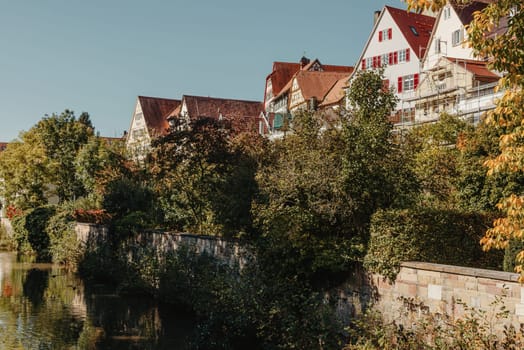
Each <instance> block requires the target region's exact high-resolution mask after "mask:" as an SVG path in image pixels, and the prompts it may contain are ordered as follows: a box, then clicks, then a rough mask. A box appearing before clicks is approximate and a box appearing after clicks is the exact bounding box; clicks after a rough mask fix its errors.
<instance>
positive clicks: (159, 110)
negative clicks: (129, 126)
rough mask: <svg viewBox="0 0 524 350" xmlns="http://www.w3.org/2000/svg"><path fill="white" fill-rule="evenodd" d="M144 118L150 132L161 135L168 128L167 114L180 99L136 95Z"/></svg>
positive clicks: (178, 103) (176, 105)
mask: <svg viewBox="0 0 524 350" xmlns="http://www.w3.org/2000/svg"><path fill="white" fill-rule="evenodd" d="M138 101H139V102H140V106H141V107H142V113H143V115H144V120H145V122H146V125H147V127H148V129H149V130H150V132H153V133H157V134H159V135H163V134H165V133H166V131H167V130H168V128H169V124H168V123H167V119H166V117H167V115H168V114H169V113H170V112H171V111H172V110H173V109H175V108H176V107H178V106H179V105H180V103H181V101H180V100H172V99H167V98H158V97H147V96H138Z"/></svg>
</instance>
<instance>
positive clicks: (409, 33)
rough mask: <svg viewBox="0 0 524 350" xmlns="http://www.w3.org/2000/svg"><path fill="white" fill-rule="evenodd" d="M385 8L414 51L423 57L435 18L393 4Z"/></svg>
mask: <svg viewBox="0 0 524 350" xmlns="http://www.w3.org/2000/svg"><path fill="white" fill-rule="evenodd" d="M385 9H386V10H387V11H388V12H389V13H390V14H391V17H393V20H394V21H395V23H396V24H397V26H398V28H399V29H400V31H401V32H402V34H403V35H404V37H405V38H406V40H407V41H408V43H409V46H410V47H411V50H412V51H413V53H414V54H415V55H417V57H419V58H422V57H423V56H424V52H425V50H426V48H427V46H428V43H429V38H430V36H431V31H432V29H433V25H434V24H435V18H434V17H431V16H426V15H422V14H418V13H414V12H408V11H406V10H402V9H398V8H395V7H391V6H385Z"/></svg>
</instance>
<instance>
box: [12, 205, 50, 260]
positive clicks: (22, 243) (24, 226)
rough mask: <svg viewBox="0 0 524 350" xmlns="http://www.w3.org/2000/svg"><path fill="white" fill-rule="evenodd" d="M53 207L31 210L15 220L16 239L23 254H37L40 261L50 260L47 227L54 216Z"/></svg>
mask: <svg viewBox="0 0 524 350" xmlns="http://www.w3.org/2000/svg"><path fill="white" fill-rule="evenodd" d="M54 212H55V208H54V207H53V206H44V207H38V208H35V209H30V210H28V211H26V212H24V213H23V214H21V215H16V216H14V218H13V230H14V232H15V234H14V239H15V241H16V243H17V250H18V251H19V252H21V253H27V254H31V253H34V254H36V256H37V258H38V259H39V260H49V259H50V253H49V235H48V234H47V231H46V225H47V221H48V220H49V218H50V217H51V216H52V215H53V214H54Z"/></svg>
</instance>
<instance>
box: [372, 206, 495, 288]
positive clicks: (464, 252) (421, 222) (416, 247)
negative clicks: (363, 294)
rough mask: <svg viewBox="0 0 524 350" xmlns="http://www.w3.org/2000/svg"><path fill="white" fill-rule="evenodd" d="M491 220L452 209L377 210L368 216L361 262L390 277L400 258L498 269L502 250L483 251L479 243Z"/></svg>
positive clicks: (479, 214) (392, 277)
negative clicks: (368, 232) (368, 231)
mask: <svg viewBox="0 0 524 350" xmlns="http://www.w3.org/2000/svg"><path fill="white" fill-rule="evenodd" d="M492 221H493V217H491V216H489V215H485V214H482V213H465V212H461V211H455V210H439V209H432V208H417V209H404V210H380V211H378V212H376V213H375V214H374V215H373V217H372V219H371V227H370V233H371V237H370V242H369V249H368V252H367V255H366V256H365V258H364V266H365V267H366V268H368V270H370V271H371V272H376V273H380V274H381V275H383V276H385V277H387V278H388V279H390V280H394V279H395V277H396V274H397V273H398V271H399V269H400V263H401V262H403V261H423V262H431V263H438V264H449V265H458V266H467V267H477V268H486V269H496V270H500V269H501V268H502V261H503V256H504V252H503V251H490V252H484V251H482V248H481V246H480V243H479V241H480V238H481V237H482V236H483V235H484V233H485V231H486V229H487V228H488V227H490V225H491V223H492Z"/></svg>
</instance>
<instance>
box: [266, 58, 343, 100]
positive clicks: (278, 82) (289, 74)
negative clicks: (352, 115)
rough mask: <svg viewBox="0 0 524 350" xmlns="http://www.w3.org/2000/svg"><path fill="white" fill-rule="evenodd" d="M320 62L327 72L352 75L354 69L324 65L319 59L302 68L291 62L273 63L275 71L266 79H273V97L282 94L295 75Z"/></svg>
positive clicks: (299, 64)
mask: <svg viewBox="0 0 524 350" xmlns="http://www.w3.org/2000/svg"><path fill="white" fill-rule="evenodd" d="M315 62H318V64H320V66H321V67H322V70H323V71H325V72H341V73H342V72H345V73H351V72H352V71H353V67H351V66H336V65H331V64H322V63H320V61H319V60H318V59H314V60H312V61H310V62H309V63H307V64H306V65H305V66H303V67H302V65H301V63H291V62H273V71H272V72H271V73H270V74H269V75H268V76H267V78H266V86H267V81H268V80H269V79H271V84H272V89H273V96H277V95H279V94H280V92H282V90H283V89H284V87H286V85H287V84H288V83H289V81H290V80H291V79H292V78H293V77H294V75H295V74H296V73H297V72H299V71H300V70H309V69H310V68H311V66H312V65H313V64H314V63H315Z"/></svg>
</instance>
